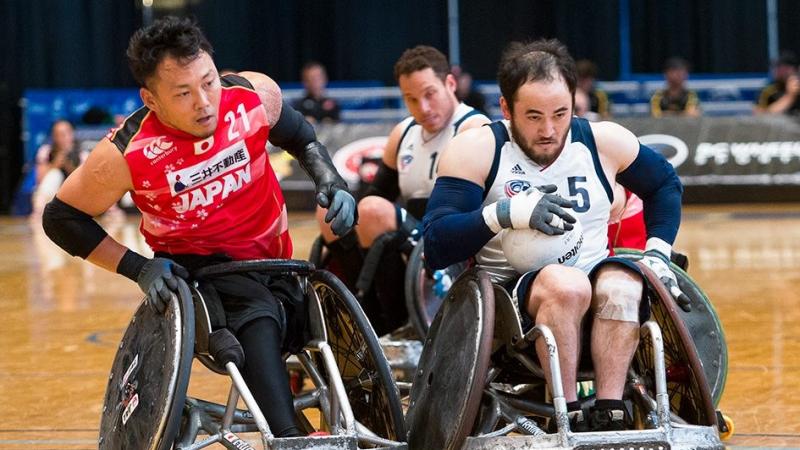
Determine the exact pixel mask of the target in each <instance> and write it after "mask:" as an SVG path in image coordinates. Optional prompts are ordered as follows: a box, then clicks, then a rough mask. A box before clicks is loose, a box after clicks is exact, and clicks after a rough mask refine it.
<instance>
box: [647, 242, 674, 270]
mask: <svg viewBox="0 0 800 450" xmlns="http://www.w3.org/2000/svg"><path fill="white" fill-rule="evenodd" d="M644 250H645V254H648V255H649V254H655V255H656V256H658V257H659V258H661V259H663V260H664V262H666V263H667V265H669V257H670V255H671V254H672V246H671V245H670V244H669V243H668V242H666V241H664V240H662V239H659V238H657V237H651V238H649V239H648V240H647V243H646V244H645V247H644Z"/></svg>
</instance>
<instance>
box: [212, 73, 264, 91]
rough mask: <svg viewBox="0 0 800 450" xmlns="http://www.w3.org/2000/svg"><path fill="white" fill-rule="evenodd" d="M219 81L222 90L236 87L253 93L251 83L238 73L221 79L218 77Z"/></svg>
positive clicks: (253, 89)
mask: <svg viewBox="0 0 800 450" xmlns="http://www.w3.org/2000/svg"><path fill="white" fill-rule="evenodd" d="M219 81H220V84H221V85H222V87H224V88H228V87H237V86H238V87H243V88H246V89H250V90H252V91H255V88H254V87H253V83H251V82H250V80H248V79H247V78H245V77H243V76H241V75H239V74H238V73H229V74H227V75H223V76H222V77H220V79H219Z"/></svg>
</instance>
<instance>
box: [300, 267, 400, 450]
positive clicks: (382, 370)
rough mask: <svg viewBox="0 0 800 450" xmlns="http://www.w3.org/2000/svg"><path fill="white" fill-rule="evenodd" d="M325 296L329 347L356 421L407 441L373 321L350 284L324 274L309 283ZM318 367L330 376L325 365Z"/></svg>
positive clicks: (314, 275) (321, 297) (316, 274)
mask: <svg viewBox="0 0 800 450" xmlns="http://www.w3.org/2000/svg"><path fill="white" fill-rule="evenodd" d="M309 281H310V282H311V285H312V287H313V288H314V291H315V292H316V293H317V295H318V296H319V300H320V304H321V306H322V313H323V317H324V320H325V326H326V329H327V335H328V343H329V345H330V346H331V350H333V354H334V356H335V358H336V363H337V365H338V367H339V371H340V373H341V376H342V381H343V382H344V386H345V390H346V391H347V397H348V399H349V400H350V406H351V407H352V409H353V414H354V415H355V418H356V420H358V421H359V422H360V423H362V424H363V425H365V426H366V427H367V428H369V429H370V430H371V431H372V432H373V433H375V434H377V435H378V436H380V437H383V438H386V439H391V440H395V441H404V440H405V422H404V420H403V410H402V406H401V404H400V394H399V392H398V389H397V385H395V383H394V380H393V379H392V375H391V372H390V370H389V363H388V362H387V361H386V357H385V356H384V355H383V351H382V350H381V347H380V344H379V343H378V337H377V336H376V335H375V331H374V330H373V329H372V326H371V325H370V324H369V321H368V320H367V317H366V316H365V315H364V312H363V311H362V309H361V306H360V305H359V304H358V301H357V300H356V299H355V297H353V294H351V293H350V291H348V290H347V288H346V287H345V286H344V284H343V283H342V282H341V281H340V280H339V279H338V278H336V277H335V276H334V275H333V274H332V273H330V272H328V271H325V270H318V271H316V272H314V273H312V274H311V276H310V277H309ZM318 367H320V370H324V365H323V364H322V363H321V362H319V364H318Z"/></svg>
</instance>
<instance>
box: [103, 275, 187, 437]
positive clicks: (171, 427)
mask: <svg viewBox="0 0 800 450" xmlns="http://www.w3.org/2000/svg"><path fill="white" fill-rule="evenodd" d="M193 351H194V310H193V308H192V295H191V293H190V292H189V287H188V286H187V285H186V283H184V282H183V281H182V280H180V281H179V295H178V296H177V297H173V301H172V302H170V305H169V307H168V308H167V311H166V313H165V314H163V315H162V314H158V313H156V312H155V311H153V310H152V308H150V307H148V306H147V304H146V303H145V302H142V304H141V305H139V308H138V309H137V310H136V312H135V313H134V315H133V318H132V319H131V322H130V324H129V325H128V328H127V329H126V330H125V334H124V335H123V337H122V340H121V341H120V344H119V349H118V350H117V354H116V356H115V357H114V363H113V364H112V366H111V375H110V376H109V379H108V386H107V387H106V395H105V401H104V405H103V416H102V418H101V421H100V439H99V448H100V449H110V450H111V449H113V450H120V449H123V450H126V449H130V450H134V449H153V450H155V449H157V450H167V449H170V448H172V445H173V442H174V441H175V436H176V435H177V433H178V428H179V426H180V423H181V411H182V409H183V405H184V402H185V400H186V389H187V388H188V386H189V374H190V372H191V368H192V353H193Z"/></svg>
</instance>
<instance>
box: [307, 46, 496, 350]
mask: <svg viewBox="0 0 800 450" xmlns="http://www.w3.org/2000/svg"><path fill="white" fill-rule="evenodd" d="M394 75H395V78H396V79H397V82H398V84H399V85H400V91H401V93H402V94H403V101H404V102H405V105H406V107H407V108H408V110H409V112H410V113H411V116H410V117H407V118H406V119H404V120H403V121H401V122H400V123H399V124H397V125H396V126H395V127H394V129H393V130H392V132H391V133H390V134H389V140H388V141H387V143H386V148H385V149H384V152H383V161H382V163H381V165H380V168H379V169H378V173H377V174H376V176H375V181H374V182H373V183H372V185H371V186H370V187H369V189H368V190H367V191H366V194H365V196H364V198H363V199H361V201H359V203H358V215H359V223H358V225H357V226H356V228H355V231H354V232H353V233H351V234H349V235H346V236H343V237H342V238H341V239H337V237H336V236H334V235H333V233H331V232H330V228H329V227H328V226H327V225H325V224H324V223H323V220H322V219H323V218H324V213H323V212H322V210H321V209H320V210H318V214H317V219H318V222H319V224H320V229H321V231H322V236H323V238H324V240H325V242H326V244H327V247H328V249H329V250H330V252H331V256H332V258H333V259H335V260H336V263H338V264H339V265H340V266H341V271H342V272H343V273H342V274H340V275H341V276H340V278H342V280H344V281H345V283H346V284H347V285H348V287H350V288H351V289H353V288H354V287H355V282H356V279H357V278H358V275H359V272H360V270H361V268H362V266H363V259H364V253H365V251H366V249H368V248H370V247H371V246H372V244H373V242H374V241H375V240H376V239H377V238H378V237H379V236H381V235H383V234H384V233H387V232H398V236H397V240H396V242H405V241H406V240H407V239H408V238H411V239H414V240H416V239H418V238H419V232H418V231H417V230H416V228H417V225H418V222H419V221H420V220H421V219H422V215H423V214H424V212H425V205H426V203H427V200H428V196H430V193H431V190H432V189H433V186H434V182H435V180H436V166H437V165H438V163H439V160H440V159H441V155H442V153H443V152H444V150H445V148H446V146H447V143H448V142H450V140H451V139H452V138H453V136H455V135H456V134H457V133H460V132H463V131H464V130H468V129H470V128H475V127H479V126H481V125H484V124H487V123H489V119H488V118H487V117H486V116H484V115H483V114H481V113H480V112H479V111H477V110H475V109H473V108H471V107H469V106H467V105H465V104H463V103H460V102H459V101H458V99H457V98H456V95H455V90H456V80H455V78H454V77H453V74H451V73H450V63H449V62H448V61H447V57H445V55H443V54H442V53H441V52H440V51H439V50H437V49H435V48H433V47H429V46H427V45H419V46H417V47H414V48H411V49H408V50H406V51H405V52H403V54H402V55H401V56H400V58H399V59H398V60H397V62H396V63H395V66H394ZM396 201H397V202H398V203H397V204H396V203H395V202H396ZM401 204H402V206H401ZM379 267H380V270H378V271H377V272H376V273H375V278H374V282H373V286H374V292H370V293H367V294H366V295H367V296H368V299H362V304H364V309H365V312H366V313H367V317H369V319H370V322H371V323H372V326H373V327H374V328H375V331H376V332H377V333H378V335H381V334H383V333H387V332H390V331H393V330H394V329H396V328H397V327H399V326H401V325H404V324H405V323H406V320H407V318H408V314H407V311H406V306H405V302H404V300H403V295H404V294H403V279H404V274H405V263H404V260H403V259H402V255H401V254H400V251H398V250H397V249H396V248H393V249H389V248H385V250H384V252H383V254H382V256H381V259H380V262H379ZM353 290H354V291H355V289H353ZM372 294H374V295H372Z"/></svg>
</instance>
